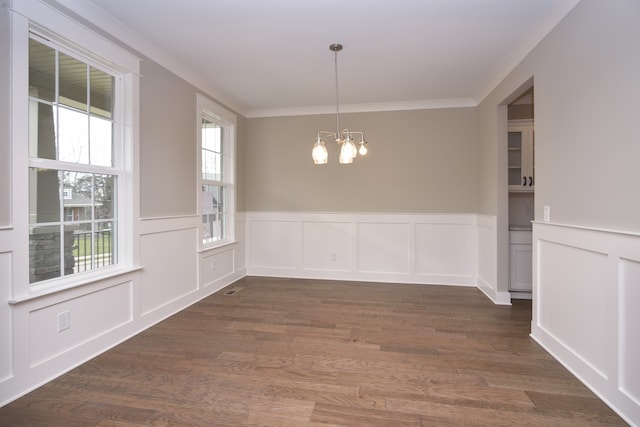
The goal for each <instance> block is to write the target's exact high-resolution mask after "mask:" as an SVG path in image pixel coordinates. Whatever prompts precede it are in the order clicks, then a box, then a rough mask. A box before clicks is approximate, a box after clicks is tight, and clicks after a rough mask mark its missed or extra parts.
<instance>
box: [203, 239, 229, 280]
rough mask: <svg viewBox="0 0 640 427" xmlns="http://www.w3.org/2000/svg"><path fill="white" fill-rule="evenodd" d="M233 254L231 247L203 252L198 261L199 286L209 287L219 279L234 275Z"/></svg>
mask: <svg viewBox="0 0 640 427" xmlns="http://www.w3.org/2000/svg"><path fill="white" fill-rule="evenodd" d="M234 254H235V250H234V249H233V248H232V247H223V248H220V249H216V250H212V251H208V252H205V253H204V254H202V255H201V259H200V286H202V287H205V286H210V285H212V284H214V283H216V282H217V281H219V280H220V279H223V278H225V277H227V276H230V275H232V274H233V273H234Z"/></svg>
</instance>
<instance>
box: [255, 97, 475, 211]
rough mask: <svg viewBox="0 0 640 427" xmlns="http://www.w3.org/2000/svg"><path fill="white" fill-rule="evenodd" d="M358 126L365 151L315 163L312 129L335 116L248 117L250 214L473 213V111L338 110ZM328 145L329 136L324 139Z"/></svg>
mask: <svg viewBox="0 0 640 427" xmlns="http://www.w3.org/2000/svg"><path fill="white" fill-rule="evenodd" d="M340 119H341V127H349V128H350V129H351V130H362V131H364V132H365V135H366V137H367V140H368V141H369V153H368V154H367V155H366V157H363V158H357V159H356V161H355V162H354V163H353V164H351V165H340V164H338V147H336V146H335V144H333V143H328V144H327V145H328V148H329V164H327V165H314V164H313V161H312V159H311V148H312V146H313V143H314V141H315V138H316V134H317V132H318V130H333V129H335V115H331V114H329V115H317V116H298V117H275V118H252V119H247V121H246V123H247V129H246V147H245V151H244V157H245V160H244V167H245V171H246V173H245V179H246V183H245V184H246V198H245V207H246V210H248V211H311V212H390V213H393V212H397V213H469V212H475V211H476V205H477V197H476V184H475V181H476V155H477V151H476V146H477V120H476V109H475V108H457V109H441V110H416V111H395V112H374V113H357V114H341V115H340ZM325 142H328V141H325Z"/></svg>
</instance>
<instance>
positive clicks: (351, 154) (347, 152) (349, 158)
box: [340, 138, 358, 164]
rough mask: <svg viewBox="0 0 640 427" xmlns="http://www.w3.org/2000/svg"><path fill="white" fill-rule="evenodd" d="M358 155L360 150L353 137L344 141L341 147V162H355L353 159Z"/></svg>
mask: <svg viewBox="0 0 640 427" xmlns="http://www.w3.org/2000/svg"><path fill="white" fill-rule="evenodd" d="M357 155H358V150H357V148H356V144H354V143H353V140H352V139H351V138H347V139H346V140H345V141H344V142H343V143H342V148H340V163H342V164H346V163H353V159H355V158H356V156H357Z"/></svg>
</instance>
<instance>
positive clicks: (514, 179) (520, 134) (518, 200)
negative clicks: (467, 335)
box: [507, 86, 535, 300]
mask: <svg viewBox="0 0 640 427" xmlns="http://www.w3.org/2000/svg"><path fill="white" fill-rule="evenodd" d="M533 107H534V96H533V86H531V87H530V88H529V89H527V90H526V91H524V92H523V93H522V94H521V95H520V96H518V97H517V98H516V99H515V100H513V101H512V102H511V103H510V104H509V105H508V110H507V112H508V113H507V114H508V139H507V152H508V162H507V164H508V166H507V167H508V171H507V173H508V186H509V190H508V209H509V218H508V219H509V292H510V294H511V298H512V299H529V300H530V299H531V298H532V245H531V243H532V231H531V230H532V227H531V221H533V219H534V195H535V132H534V119H535V118H534V108H533Z"/></svg>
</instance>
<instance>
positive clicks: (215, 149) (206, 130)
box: [202, 119, 223, 181]
mask: <svg viewBox="0 0 640 427" xmlns="http://www.w3.org/2000/svg"><path fill="white" fill-rule="evenodd" d="M222 137H223V135H222V128H221V127H220V126H219V125H218V124H216V123H213V122H211V121H209V120H207V119H202V178H203V179H204V180H209V181H222V180H223V170H222V165H223V162H222V155H223V153H222Z"/></svg>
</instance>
